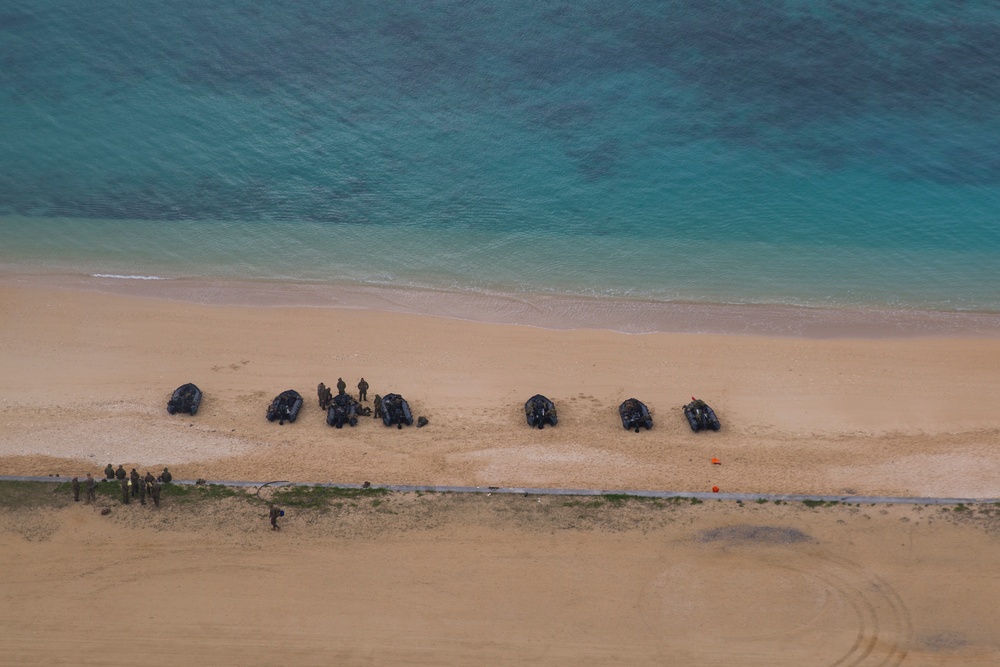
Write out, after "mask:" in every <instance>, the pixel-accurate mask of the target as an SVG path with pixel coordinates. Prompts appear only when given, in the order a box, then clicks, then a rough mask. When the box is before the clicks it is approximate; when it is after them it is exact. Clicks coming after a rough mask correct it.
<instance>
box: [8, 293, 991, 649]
mask: <svg viewBox="0 0 1000 667" xmlns="http://www.w3.org/2000/svg"><path fill="white" fill-rule="evenodd" d="M0 340H2V346H0V368H3V373H2V375H0V401H2V404H0V405H2V407H0V410H2V414H3V418H2V419H3V426H4V428H3V430H2V433H0V474H8V475H49V474H61V475H71V474H80V475H82V474H85V473H86V472H93V473H95V474H98V473H99V472H100V471H101V470H103V468H104V466H105V465H106V464H107V463H109V462H110V463H113V464H115V465H118V464H123V465H124V466H125V468H126V469H130V468H132V467H135V468H137V469H138V470H140V472H144V471H145V470H153V471H158V470H159V469H161V468H162V467H163V466H170V468H171V470H172V471H173V472H174V475H175V476H176V477H178V478H198V477H202V478H207V479H231V480H266V479H286V480H293V481H300V482H331V481H332V482H342V483H358V482H361V481H363V480H370V481H372V482H373V483H375V484H426V485H471V486H530V487H553V488H590V489H615V490H617V489H628V490H675V491H707V490H709V489H710V488H711V487H712V486H713V485H715V486H719V487H720V488H721V489H722V490H723V491H727V492H748V493H830V494H873V495H874V494H881V495H904V496H947V497H978V498H988V497H995V496H998V495H1000V487H998V483H997V480H998V479H1000V451H998V450H997V447H996V443H997V442H998V441H1000V417H998V415H997V412H996V406H997V404H998V399H1000V380H998V375H997V372H996V369H997V368H998V367H1000V363H998V362H1000V338H997V337H989V336H986V337H969V336H966V337H961V338H944V337H939V336H938V337H906V338H861V337H858V338H851V337H843V336H841V337H836V338H809V339H806V338H782V337H764V336H746V335H707V334H705V335H694V334H669V333H657V334H643V335H629V334H623V333H616V332H612V331H600V330H564V331H556V330H547V329H542V328H536V327H527V326H517V325H502V324H487V323H479V322H469V321H460V320H456V319H446V318H440V317H434V316H421V315H414V314H407V313H398V312H396V313H393V312H384V311H377V310H363V309H357V308H351V309H344V308H340V309H338V308H315V307H288V308H285V307H264V306H254V307H249V306H222V305H203V304H192V303H182V302H174V301H167V300H161V299H150V298H140V297H133V296H123V295H113V294H102V293H96V292H87V291H79V290H70V289H57V288H52V287H48V286H42V287H38V286H10V285H7V286H4V287H0ZM362 376H364V377H365V378H366V379H367V380H368V382H369V383H370V384H371V389H370V392H369V393H370V394H371V395H374V394H375V393H382V394H384V393H388V392H390V391H392V392H397V393H400V394H402V395H403V396H405V397H406V398H407V399H408V400H409V401H410V403H411V406H412V407H413V410H414V413H415V414H416V415H423V416H426V417H427V418H428V419H429V421H430V423H429V425H428V426H427V427H425V428H422V429H416V428H407V429H403V430H396V429H391V428H385V427H384V426H382V424H381V423H380V422H375V421H374V420H371V419H363V420H362V421H361V423H359V425H358V426H357V427H355V428H345V429H343V430H337V429H333V428H330V427H328V426H327V425H326V423H325V420H324V413H323V412H322V411H321V410H320V409H319V407H318V406H317V401H316V395H315V387H316V385H317V384H318V383H319V382H321V381H322V382H325V383H326V384H328V385H332V384H334V383H336V381H337V378H338V377H343V378H344V380H345V381H346V382H347V384H348V386H349V387H350V388H352V389H353V387H354V386H355V385H356V384H357V382H358V379H359V378H360V377H362ZM185 382H194V383H196V384H198V385H199V386H200V387H201V388H202V389H203V391H204V392H205V399H204V401H203V403H202V408H201V410H200V412H199V414H198V415H197V416H196V417H193V418H192V417H190V416H186V415H174V416H171V415H169V414H167V412H166V410H165V407H166V401H167V399H168V398H169V396H170V393H171V392H172V390H173V389H174V388H175V387H177V386H179V385H180V384H183V383H185ZM290 388H294V389H296V390H298V391H300V392H301V393H302V394H303V396H304V397H305V399H306V405H305V407H304V409H303V411H302V414H301V415H300V417H299V420H298V421H297V422H296V423H294V424H286V425H284V426H279V425H278V424H277V423H269V422H267V421H266V420H265V418H264V413H265V410H266V408H267V405H268V403H269V402H270V400H271V398H273V397H274V396H275V395H276V394H277V393H279V392H281V391H283V390H285V389H290ZM535 393H543V394H545V395H547V396H549V397H550V398H551V399H552V400H553V401H555V403H556V405H557V407H558V410H559V416H560V423H559V425H558V426H557V427H554V428H546V429H545V430H541V431H539V430H532V429H529V428H528V427H527V425H526V424H525V423H524V416H523V408H522V405H523V403H524V401H525V400H526V399H527V398H528V397H529V396H531V395H532V394H535ZM692 395H694V396H698V397H700V398H703V399H705V400H707V401H708V402H710V403H711V404H712V405H713V406H714V407H715V409H716V411H717V413H718V414H719V417H720V419H721V420H722V422H723V428H722V431H721V432H719V433H693V432H691V430H690V428H689V427H688V425H687V423H686V422H685V421H684V418H683V416H682V414H681V409H680V408H681V406H682V405H683V404H684V403H685V402H687V401H688V400H690V397H691V396H692ZM632 396H634V397H636V398H639V399H641V400H643V401H644V402H645V403H646V404H647V405H649V406H650V408H651V409H652V412H653V416H654V420H655V426H654V428H653V429H652V430H650V431H648V432H647V431H643V432H641V433H639V434H636V433H632V432H627V431H625V430H624V429H622V427H621V424H620V421H619V420H618V417H617V406H618V404H619V403H620V402H621V401H623V400H624V399H626V398H629V397H632ZM712 458H718V459H720V460H721V462H722V465H712V464H711V459H712ZM576 502H577V501H565V500H563V499H553V498H541V499H536V498H521V497H520V496H518V497H514V498H502V499H501V498H497V497H492V498H490V497H485V496H484V497H476V498H467V499H458V498H451V499H441V498H438V499H436V500H435V499H431V498H430V497H428V496H424V497H420V496H416V495H414V494H402V495H399V496H393V497H392V498H391V499H389V500H387V501H386V503H385V504H384V505H381V506H379V507H378V508H375V507H372V506H370V505H364V506H358V505H357V504H355V505H353V506H352V505H350V504H348V505H345V506H344V507H342V508H338V509H337V510H336V511H334V512H331V513H329V514H309V513H307V512H306V513H299V514H295V513H291V514H290V516H289V517H287V521H286V523H285V530H283V531H282V532H281V533H271V531H268V530H267V526H266V518H265V516H264V515H263V514H262V513H261V512H260V509H259V508H257V507H251V506H248V505H247V504H246V503H240V502H236V501H233V502H229V503H227V502H222V501H220V502H219V503H218V504H216V505H212V506H211V507H210V508H208V509H202V510H199V511H194V510H185V509H184V508H182V507H179V506H177V507H175V506H171V505H167V506H165V507H162V508H160V510H159V513H157V514H153V512H154V511H155V510H148V509H147V508H137V507H136V506H134V505H132V506H129V507H128V508H125V507H121V506H120V505H117V504H116V503H111V504H110V505H108V506H110V507H111V509H112V514H111V515H110V516H107V517H104V516H101V515H100V514H99V512H98V511H97V508H96V507H86V506H83V505H82V504H81V505H75V504H73V503H64V504H63V505H60V506H58V507H52V508H30V509H28V510H21V509H12V508H11V507H6V508H5V511H4V512H2V513H0V520H2V521H0V524H2V525H0V544H2V549H0V553H2V554H3V556H2V562H0V566H2V567H3V568H4V570H5V572H7V573H8V581H9V582H12V583H8V584H5V586H4V588H3V599H4V604H3V605H2V612H0V613H2V614H3V617H2V618H3V622H4V625H5V627H8V628H13V629H14V630H15V632H13V633H12V634H8V635H7V638H6V639H4V640H3V651H2V653H3V654H4V655H6V656H8V657H7V660H9V661H10V662H11V664H25V663H30V662H38V661H44V662H47V663H50V664H55V663H68V662H74V663H77V664H80V663H81V662H82V663H85V664H117V663H121V662H125V661H126V659H125V657H124V656H119V655H118V654H117V653H114V652H112V653H111V654H109V653H107V652H104V651H105V649H104V648H103V647H104V645H105V644H107V643H108V642H112V641H115V640H116V639H120V638H126V637H128V638H131V642H132V645H134V646H135V647H139V646H149V647H151V646H153V645H154V644H155V643H157V642H160V643H166V644H169V646H171V650H172V651H174V654H173V656H172V658H171V659H172V661H175V662H202V663H207V662H211V663H213V664H274V663H275V662H287V661H291V660H295V661H296V662H298V663H299V664H330V662H331V661H333V662H338V663H340V664H386V663H393V664H453V665H461V664H469V663H470V662H472V661H474V660H475V661H480V660H483V659H488V660H489V661H490V662H492V663H494V664H523V663H524V662H525V661H528V660H530V661H532V662H535V663H536V664H552V665H557V664H567V663H570V662H571V663H573V664H594V665H599V664H608V663H612V662H615V663H618V664H663V662H664V661H667V662H677V663H678V664H680V663H683V664H692V665H700V664H719V663H724V664H737V663H738V664H747V665H751V664H760V665H765V664H766V665H775V664H779V665H780V664H787V665H800V664H852V665H868V664H872V665H874V664H881V665H898V664H903V663H904V661H905V664H917V665H960V664H961V665H965V664H992V663H994V662H996V661H997V660H998V659H1000V645H998V644H997V642H996V637H997V636H1000V632H998V630H1000V628H997V627H996V623H995V621H993V620H992V618H993V614H992V605H993V601H995V599H996V597H997V593H998V591H997V590H996V578H995V577H993V576H992V575H990V574H989V572H991V568H992V567H993V562H994V560H995V559H994V558H993V554H995V552H996V547H997V544H998V543H997V539H998V531H997V529H996V522H995V516H994V515H993V513H992V512H993V510H992V508H985V509H981V510H978V511H976V510H974V511H972V512H970V513H969V515H968V516H969V517H971V518H967V517H966V516H963V517H962V520H958V519H957V518H955V517H956V515H955V513H954V512H953V511H951V510H941V509H937V508H934V509H929V508H922V507H901V506H896V507H864V508H861V507H850V508H848V507H836V508H821V509H809V508H806V507H803V506H800V505H796V506H794V507H793V506H788V505H783V506H774V505H770V504H769V505H756V504H747V505H738V504H736V503H732V502H725V503H724V502H718V503H716V502H709V503H705V504H703V505H700V506H687V507H683V508H682V507H677V506H666V507H661V506H659V505H648V504H635V505H633V504H632V503H630V504H628V506H626V507H624V508H614V510H613V511H612V510H611V509H608V508H603V509H602V508H595V507H593V506H579V505H577V504H573V503H576ZM428 503H429V504H428ZM435 503H437V504H435ZM105 504H107V503H105ZM713 531H714V532H713ZM248 582H253V583H252V584H251V585H248ZM126 593H127V595H126ZM102 652H103V653H102Z"/></svg>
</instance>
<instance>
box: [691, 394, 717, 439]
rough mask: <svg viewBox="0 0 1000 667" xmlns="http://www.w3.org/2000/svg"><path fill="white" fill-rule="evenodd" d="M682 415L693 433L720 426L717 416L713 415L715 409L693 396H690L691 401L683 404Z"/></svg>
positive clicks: (715, 428) (714, 429)
mask: <svg viewBox="0 0 1000 667" xmlns="http://www.w3.org/2000/svg"><path fill="white" fill-rule="evenodd" d="M684 416H685V417H687V420H688V424H690V425H691V430H692V431H694V432H695V433H697V432H698V431H704V430H707V429H712V430H713V431H718V430H719V429H720V428H722V424H720V423H719V418H718V417H716V416H715V410H713V409H712V408H710V407H709V406H708V404H707V403H705V401H702V400H699V399H697V398H695V397H694V396H692V397H691V402H690V403H688V404H687V405H685V406H684Z"/></svg>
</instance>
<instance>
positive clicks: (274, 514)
mask: <svg viewBox="0 0 1000 667" xmlns="http://www.w3.org/2000/svg"><path fill="white" fill-rule="evenodd" d="M279 516H281V510H280V509H278V506H277V505H271V512H270V517H271V530H281V526H279V525H278V517H279Z"/></svg>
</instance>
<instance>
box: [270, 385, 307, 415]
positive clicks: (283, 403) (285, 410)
mask: <svg viewBox="0 0 1000 667" xmlns="http://www.w3.org/2000/svg"><path fill="white" fill-rule="evenodd" d="M301 409H302V396H301V394H299V392H297V391H295V390H294V389H289V390H288V391H283V392H281V393H280V394H278V395H277V396H275V397H274V400H273V401H271V407H269V408H268V409H267V421H269V422H273V421H274V420H275V419H277V420H278V423H279V424H284V423H285V422H286V421H288V422H294V421H295V420H296V419H298V417H299V410H301Z"/></svg>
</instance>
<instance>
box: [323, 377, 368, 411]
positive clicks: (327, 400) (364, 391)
mask: <svg viewBox="0 0 1000 667" xmlns="http://www.w3.org/2000/svg"><path fill="white" fill-rule="evenodd" d="M346 392H347V383H346V382H344V378H337V395H338V396H343V395H344V394H345V393H346ZM316 393H317V394H318V396H319V407H321V408H323V409H324V410H329V409H330V406H331V405H333V392H332V391H330V388H329V387H327V386H326V385H325V384H323V383H322V382H320V383H319V386H318V387H316ZM358 400H360V401H367V400H368V383H367V382H365V379H364V378H361V382H358ZM376 400H377V397H376Z"/></svg>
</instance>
